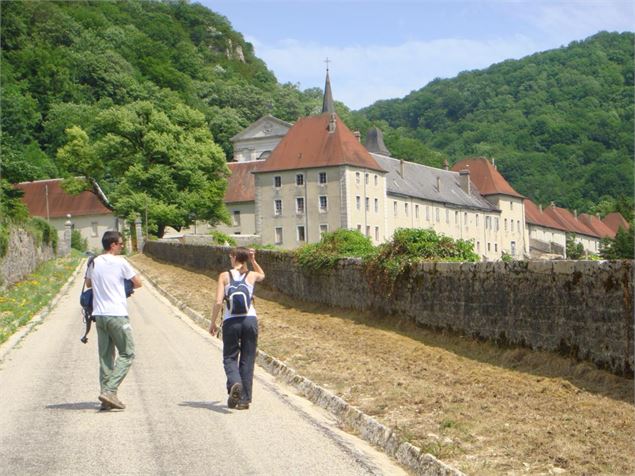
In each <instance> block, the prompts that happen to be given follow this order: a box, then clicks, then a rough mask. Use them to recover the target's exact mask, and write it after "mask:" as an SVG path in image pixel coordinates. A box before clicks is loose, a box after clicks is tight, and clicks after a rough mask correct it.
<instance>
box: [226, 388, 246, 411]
mask: <svg viewBox="0 0 635 476" xmlns="http://www.w3.org/2000/svg"><path fill="white" fill-rule="evenodd" d="M242 391H243V386H242V384H240V383H235V384H234V385H232V386H231V388H230V389H229V398H228V399H227V406H228V407H229V408H236V405H238V402H239V401H240V394H241V393H242Z"/></svg>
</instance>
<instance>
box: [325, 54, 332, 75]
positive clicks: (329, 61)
mask: <svg viewBox="0 0 635 476" xmlns="http://www.w3.org/2000/svg"><path fill="white" fill-rule="evenodd" d="M324 62H325V63H326V72H327V73H328V71H329V63H332V61H331V60H330V59H329V58H328V56H327V57H326V60H325V61H324Z"/></svg>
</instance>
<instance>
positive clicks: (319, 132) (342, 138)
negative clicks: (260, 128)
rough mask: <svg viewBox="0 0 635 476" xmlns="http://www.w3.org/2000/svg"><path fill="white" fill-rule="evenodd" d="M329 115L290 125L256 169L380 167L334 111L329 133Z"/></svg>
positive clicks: (309, 118)
mask: <svg viewBox="0 0 635 476" xmlns="http://www.w3.org/2000/svg"><path fill="white" fill-rule="evenodd" d="M330 118H331V114H330V113H324V114H320V115H319V116H309V117H303V118H301V119H300V120H299V121H298V122H296V123H295V124H294V126H293V127H292V128H291V129H289V132H287V135H286V136H284V138H283V139H282V140H281V141H280V143H279V144H278V146H277V147H276V148H275V149H274V150H273V151H272V152H271V156H269V158H268V159H267V161H266V162H265V163H264V164H263V166H262V167H259V168H258V172H272V171H277V170H292V169H304V168H314V167H332V166H336V165H353V166H356V167H362V168H367V169H371V170H378V171H383V169H382V168H381V167H380V166H379V164H378V163H377V161H376V160H375V159H374V158H373V157H372V156H371V155H370V154H369V152H368V151H367V150H366V148H365V147H364V146H363V145H362V144H360V143H359V140H358V139H357V137H355V135H354V134H353V133H352V132H351V131H350V129H349V128H348V127H346V125H345V124H344V123H343V122H342V120H341V119H340V118H339V117H337V115H335V121H336V127H335V131H334V132H331V133H329V131H328V124H329V120H330Z"/></svg>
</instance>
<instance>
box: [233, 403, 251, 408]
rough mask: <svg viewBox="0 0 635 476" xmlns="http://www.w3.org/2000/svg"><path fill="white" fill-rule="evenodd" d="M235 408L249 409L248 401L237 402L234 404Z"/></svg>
mask: <svg viewBox="0 0 635 476" xmlns="http://www.w3.org/2000/svg"><path fill="white" fill-rule="evenodd" d="M236 410H249V403H247V402H238V404H237V405H236Z"/></svg>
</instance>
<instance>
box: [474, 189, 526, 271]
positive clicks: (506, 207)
mask: <svg viewBox="0 0 635 476" xmlns="http://www.w3.org/2000/svg"><path fill="white" fill-rule="evenodd" d="M485 198H486V199H487V201H488V202H490V203H491V204H493V205H494V206H496V207H497V208H498V209H499V210H500V211H501V214H500V219H499V220H500V230H499V234H498V236H499V243H500V245H499V246H500V251H501V252H502V251H504V252H506V253H509V254H510V255H511V256H512V257H513V258H514V259H523V257H524V256H529V236H528V231H527V227H526V222H525V206H524V204H523V199H522V198H517V197H511V196H509V195H488V196H486V197H485ZM499 256H500V252H499Z"/></svg>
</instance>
